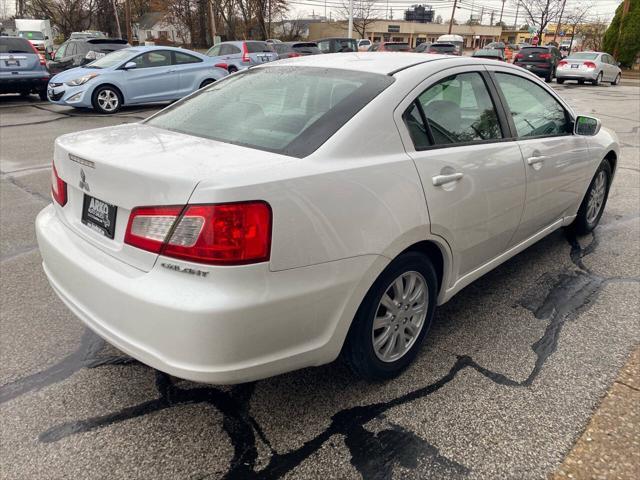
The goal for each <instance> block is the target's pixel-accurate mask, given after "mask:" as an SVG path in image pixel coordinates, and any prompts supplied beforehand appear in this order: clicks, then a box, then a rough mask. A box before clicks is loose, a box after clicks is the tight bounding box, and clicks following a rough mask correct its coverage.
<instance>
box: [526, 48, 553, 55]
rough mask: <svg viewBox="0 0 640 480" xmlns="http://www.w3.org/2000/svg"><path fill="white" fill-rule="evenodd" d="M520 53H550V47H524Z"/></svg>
mask: <svg viewBox="0 0 640 480" xmlns="http://www.w3.org/2000/svg"><path fill="white" fill-rule="evenodd" d="M520 53H524V54H532V53H549V49H548V48H544V47H524V48H523V49H521V52H520Z"/></svg>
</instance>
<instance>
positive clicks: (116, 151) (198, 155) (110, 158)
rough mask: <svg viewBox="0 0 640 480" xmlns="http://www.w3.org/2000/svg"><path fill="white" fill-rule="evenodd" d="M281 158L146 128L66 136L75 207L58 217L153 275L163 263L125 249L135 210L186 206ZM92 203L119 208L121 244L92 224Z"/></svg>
mask: <svg viewBox="0 0 640 480" xmlns="http://www.w3.org/2000/svg"><path fill="white" fill-rule="evenodd" d="M273 157H280V158H288V157H283V156H280V155H275V154H271V153H268V152H263V151H258V150H253V149H249V148H246V147H240V146H236V145H231V144H226V143H222V142H217V141H214V140H208V139H204V138H199V137H194V136H190V135H185V134H181V133H177V132H171V131H169V130H163V129H160V128H156V127H151V126H147V125H144V124H128V125H120V126H117V127H108V128H102V129H98V130H91V131H86V132H79V133H75V134H69V135H64V136H62V137H60V138H58V139H57V140H56V145H55V153H54V161H55V166H56V170H57V173H58V176H59V177H60V178H61V179H62V180H63V181H65V182H66V183H67V204H66V205H65V206H64V207H59V206H58V205H57V204H56V206H57V210H58V215H59V216H60V218H61V219H62V220H63V222H64V223H65V224H66V225H67V226H68V227H69V228H71V229H72V230H73V231H75V232H76V233H77V234H78V235H79V236H80V237H82V238H83V239H84V240H86V241H87V242H89V243H91V244H92V245H94V246H96V247H98V248H100V249H101V250H102V251H104V252H106V253H107V254H109V255H111V256H113V257H116V258H118V259H120V260H122V261H123V262H125V263H127V264H129V265H132V266H134V267H136V268H138V269H140V270H143V271H149V270H151V268H153V266H154V264H155V262H156V259H157V257H158V255H157V254H155V253H151V252H147V251H145V250H141V249H139V248H136V247H132V246H130V245H127V244H125V243H124V236H125V232H126V228H127V223H128V220H129V215H130V213H131V210H132V209H133V208H135V207H141V206H169V205H185V204H187V203H188V201H189V198H190V197H191V194H192V193H193V191H194V189H195V188H196V186H197V185H198V183H199V182H200V181H201V180H203V179H209V180H211V179H214V180H215V181H216V182H219V183H221V184H224V179H225V178H231V177H233V176H236V177H237V176H238V175H239V176H245V177H246V174H245V172H246V169H247V167H249V168H254V167H257V168H258V169H260V168H263V169H264V170H265V171H268V168H269V166H273V163H274V158H273ZM85 197H87V199H86V200H85ZM91 198H93V199H97V200H98V201H99V202H104V203H106V204H109V205H111V206H113V207H114V208H115V222H114V224H115V226H114V228H113V238H109V236H108V234H107V235H105V234H104V233H101V232H100V231H99V230H98V229H96V228H95V227H94V226H93V225H92V224H90V225H87V224H86V223H87V209H88V208H90V207H89V206H88V205H91ZM212 203H213V202H212ZM110 218H111V217H110ZM83 219H84V222H83ZM89 223H91V222H89Z"/></svg>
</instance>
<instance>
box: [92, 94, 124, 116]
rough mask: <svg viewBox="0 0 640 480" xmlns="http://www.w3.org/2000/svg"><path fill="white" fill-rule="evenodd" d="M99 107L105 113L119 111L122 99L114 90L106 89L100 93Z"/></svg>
mask: <svg viewBox="0 0 640 480" xmlns="http://www.w3.org/2000/svg"><path fill="white" fill-rule="evenodd" d="M97 99H98V105H100V108H101V109H102V110H104V111H105V112H113V111H115V110H117V108H118V104H119V103H120V99H119V98H118V94H117V93H116V92H114V91H113V90H109V89H105V90H102V91H101V92H100V93H98V97H97Z"/></svg>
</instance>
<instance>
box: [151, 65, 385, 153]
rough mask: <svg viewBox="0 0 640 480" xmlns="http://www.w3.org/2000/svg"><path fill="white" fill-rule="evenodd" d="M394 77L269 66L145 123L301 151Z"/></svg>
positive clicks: (307, 149)
mask: <svg viewBox="0 0 640 480" xmlns="http://www.w3.org/2000/svg"><path fill="white" fill-rule="evenodd" d="M393 81H394V79H393V77H390V76H388V75H379V74H373V73H362V72H355V71H351V70H340V69H329V68H316V67H289V66H287V67H284V66H283V67H268V68H255V69H249V70H245V71H244V72H241V73H239V74H235V75H231V76H229V77H226V78H225V79H224V80H220V81H217V82H215V83H214V84H212V85H211V86H210V87H208V88H204V89H202V90H200V91H198V92H197V93H196V94H195V95H192V96H191V97H189V98H187V99H186V100H184V101H182V102H178V103H176V104H175V105H173V106H171V107H169V108H167V109H165V110H162V111H161V112H160V113H158V114H157V115H155V116H153V117H151V118H150V119H149V120H147V122H146V123H148V124H149V125H153V126H155V127H160V128H165V129H167V130H172V131H177V132H181V133H186V134H189V135H195V136H198V137H205V138H210V139H213V140H218V141H221V142H226V143H232V144H236V145H242V146H247V147H250V148H256V149H259V150H267V151H270V152H275V153H281V154H284V155H290V156H294V157H299V158H301V157H305V156H307V155H309V154H311V153H313V152H314V151H315V150H316V149H317V148H318V147H320V145H322V144H323V143H324V142H325V141H326V140H327V139H329V138H330V137H331V136H332V135H333V134H334V133H335V132H337V131H338V130H339V129H340V128H341V127H342V126H343V125H344V124H345V123H346V122H347V121H348V120H349V119H350V118H351V117H353V116H354V115H355V114H356V113H357V112H358V111H360V110H361V109H362V108H363V107H364V106H365V105H367V104H368V103H369V102H370V101H371V100H372V99H373V98H375V97H376V96H377V95H378V94H379V93H380V92H381V91H383V90H384V89H385V88H387V87H388V86H389V85H391V83H393Z"/></svg>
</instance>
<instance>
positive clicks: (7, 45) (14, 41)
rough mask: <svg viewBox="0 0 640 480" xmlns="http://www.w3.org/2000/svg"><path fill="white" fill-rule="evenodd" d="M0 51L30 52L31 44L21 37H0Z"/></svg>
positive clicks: (31, 51)
mask: <svg viewBox="0 0 640 480" xmlns="http://www.w3.org/2000/svg"><path fill="white" fill-rule="evenodd" d="M0 53H32V54H34V55H35V52H34V51H33V47H32V46H31V44H30V43H29V42H28V41H27V40H24V39H22V38H7V37H0Z"/></svg>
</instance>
